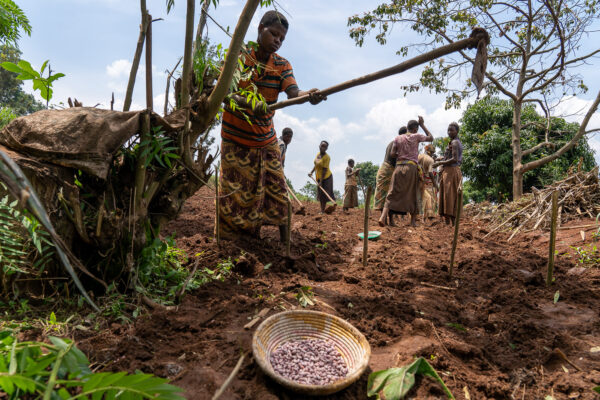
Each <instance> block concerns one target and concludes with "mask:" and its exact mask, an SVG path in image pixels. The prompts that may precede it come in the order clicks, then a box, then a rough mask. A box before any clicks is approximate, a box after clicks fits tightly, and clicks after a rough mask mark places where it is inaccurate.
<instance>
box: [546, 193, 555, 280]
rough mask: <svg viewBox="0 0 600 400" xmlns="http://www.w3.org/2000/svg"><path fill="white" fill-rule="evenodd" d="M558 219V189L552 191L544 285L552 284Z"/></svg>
mask: <svg viewBox="0 0 600 400" xmlns="http://www.w3.org/2000/svg"><path fill="white" fill-rule="evenodd" d="M557 219H558V190H556V191H555V192H554V193H552V221H551V224H550V243H548V274H547V275H546V286H550V285H551V284H552V279H553V278H552V275H553V273H554V249H555V248H556V220H557Z"/></svg>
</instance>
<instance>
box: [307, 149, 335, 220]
mask: <svg viewBox="0 0 600 400" xmlns="http://www.w3.org/2000/svg"><path fill="white" fill-rule="evenodd" d="M328 148H329V143H328V142H327V141H325V140H323V141H322V142H321V144H319V154H317V157H315V161H314V164H315V166H314V167H313V169H312V170H311V171H310V172H309V173H308V176H312V174H313V172H314V173H315V176H316V178H317V200H318V201H319V203H320V204H321V212H322V213H323V212H325V207H326V206H327V202H328V201H329V198H328V197H327V195H326V194H325V193H323V190H324V191H325V192H327V194H328V195H329V197H331V199H332V200H334V201H335V194H334V193H333V175H332V173H331V170H330V169H329V163H330V162H331V158H330V157H329V154H327V149H328ZM319 186H320V187H321V189H323V190H321V189H319Z"/></svg>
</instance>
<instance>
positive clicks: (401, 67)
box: [269, 29, 488, 111]
mask: <svg viewBox="0 0 600 400" xmlns="http://www.w3.org/2000/svg"><path fill="white" fill-rule="evenodd" d="M478 32H479V33H476V34H475V31H474V33H473V34H472V36H471V37H469V38H467V39H463V40H459V41H458V42H454V43H450V44H447V45H445V46H442V47H439V48H437V49H434V50H432V51H429V52H427V53H423V54H421V55H419V56H417V57H414V58H411V59H410V60H406V61H404V62H402V63H400V64H398V65H395V66H393V67H389V68H386V69H382V70H380V71H377V72H373V73H371V74H368V75H364V76H361V77H359V78H354V79H351V80H349V81H346V82H342V83H339V84H337V85H334V86H331V87H328V88H326V89H323V90H321V91H320V93H321V94H322V95H323V96H329V95H330V94H334V93H337V92H341V91H342V90H346V89H350V88H353V87H355V86H360V85H364V84H367V83H370V82H373V81H376V80H378V79H382V78H387V77H388V76H391V75H396V74H399V73H401V72H404V71H406V70H409V69H411V68H413V67H416V66H418V65H421V64H425V63H426V62H429V61H431V60H435V59H436V58H440V57H443V56H445V55H448V54H452V53H454V52H457V51H460V50H464V49H466V48H472V47H476V46H477V44H478V43H479V41H480V40H488V39H487V38H488V35H487V33H486V32H485V31H483V30H481V29H480V31H478ZM308 100H309V95H304V96H299V97H294V98H293V99H288V100H284V101H280V102H278V103H275V104H273V105H271V106H269V109H270V110H271V111H274V110H279V109H281V108H284V107H288V106H291V105H295V104H302V103H306V102H307V101H308Z"/></svg>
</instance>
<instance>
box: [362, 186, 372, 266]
mask: <svg viewBox="0 0 600 400" xmlns="http://www.w3.org/2000/svg"><path fill="white" fill-rule="evenodd" d="M372 192H373V187H372V186H371V185H369V187H368V188H367V196H366V198H365V227H364V228H365V229H364V230H363V267H366V266H367V256H368V252H369V208H370V206H371V193H372Z"/></svg>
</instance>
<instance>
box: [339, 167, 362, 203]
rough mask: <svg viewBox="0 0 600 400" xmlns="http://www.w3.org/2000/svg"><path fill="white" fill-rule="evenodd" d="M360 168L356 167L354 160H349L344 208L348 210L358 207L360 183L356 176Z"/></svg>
mask: <svg viewBox="0 0 600 400" xmlns="http://www.w3.org/2000/svg"><path fill="white" fill-rule="evenodd" d="M359 172H360V168H354V160H353V159H349V160H348V167H346V184H345V185H344V205H343V208H342V210H343V211H344V212H348V209H349V208H354V207H358V183H357V182H356V177H357V175H358V173H359Z"/></svg>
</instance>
